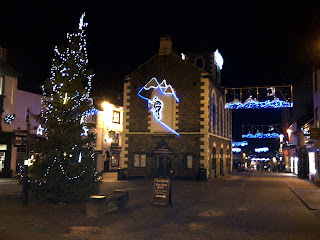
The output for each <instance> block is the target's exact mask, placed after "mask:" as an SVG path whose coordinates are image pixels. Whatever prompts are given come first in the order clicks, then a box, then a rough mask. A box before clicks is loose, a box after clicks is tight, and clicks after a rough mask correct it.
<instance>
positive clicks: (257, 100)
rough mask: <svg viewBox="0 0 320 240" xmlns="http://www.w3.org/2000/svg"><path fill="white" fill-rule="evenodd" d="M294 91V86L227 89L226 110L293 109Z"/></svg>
mask: <svg viewBox="0 0 320 240" xmlns="http://www.w3.org/2000/svg"><path fill="white" fill-rule="evenodd" d="M292 91H293V90H292V86H272V87H249V88H226V89H225V96H226V105H225V108H227V109H260V108H290V107H293V102H292V96H293V92H292ZM243 100H245V101H244V102H243Z"/></svg>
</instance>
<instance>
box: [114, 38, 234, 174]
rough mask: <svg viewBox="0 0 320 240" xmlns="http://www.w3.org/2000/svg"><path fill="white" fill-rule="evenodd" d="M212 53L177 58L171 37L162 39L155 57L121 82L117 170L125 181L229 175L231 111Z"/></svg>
mask: <svg viewBox="0 0 320 240" xmlns="http://www.w3.org/2000/svg"><path fill="white" fill-rule="evenodd" d="M217 54H218V52H217V51H216V52H207V53H201V54H200V53H198V54H197V53H189V54H185V55H184V54H182V56H179V55H176V54H175V53H174V52H173V49H172V40H171V38H170V37H162V38H161V39H160V49H159V52H158V54H156V55H155V56H153V57H152V58H151V59H149V60H148V61H147V62H145V63H143V64H142V65H141V66H140V67H138V68H137V69H136V70H135V71H133V72H132V73H131V74H129V75H128V76H127V77H126V78H125V80H124V101H123V104H124V106H123V107H124V113H123V114H124V115H123V121H124V123H123V124H124V125H123V134H122V151H121V158H120V167H121V168H125V173H126V174H127V177H134V176H145V177H192V178H194V179H196V178H198V177H200V178H201V179H208V178H215V177H220V176H224V175H228V174H230V173H231V172H232V152H231V149H232V140H231V138H232V133H231V122H232V121H231V112H230V110H228V109H225V108H224V106H225V100H224V90H223V89H222V87H221V86H220V85H219V81H220V70H221V68H222V63H223V59H222V56H221V55H217ZM215 55H216V56H215ZM218 57H219V59H218Z"/></svg>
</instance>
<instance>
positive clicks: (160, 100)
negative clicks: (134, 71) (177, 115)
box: [138, 78, 179, 136]
mask: <svg viewBox="0 0 320 240" xmlns="http://www.w3.org/2000/svg"><path fill="white" fill-rule="evenodd" d="M150 90H151V97H150V93H148V92H149V91H150ZM138 96H139V97H141V98H142V99H144V100H146V101H148V108H149V109H150V111H151V112H152V113H153V116H154V119H155V120H156V121H157V122H159V123H160V124H161V125H162V126H164V127H165V128H166V129H167V130H169V131H170V132H172V133H174V134H176V135H178V136H179V133H177V132H176V131H174V130H173V129H172V127H170V126H169V125H170V122H171V121H169V119H170V117H171V116H166V111H165V108H169V107H170V106H169V103H168V104H166V102H170V101H168V100H167V99H168V98H167V97H168V96H169V97H170V96H171V97H173V98H174V100H175V102H177V103H179V98H178V97H177V95H176V93H175V91H174V90H173V88H172V86H171V85H170V84H167V82H166V80H165V79H164V80H163V81H162V82H161V83H160V84H159V82H158V80H157V79H156V78H152V79H151V80H150V81H149V82H148V83H147V84H146V85H145V86H144V87H142V88H141V89H140V90H139V92H138ZM167 112H170V111H167ZM171 113H172V111H171ZM167 115H168V113H167Z"/></svg>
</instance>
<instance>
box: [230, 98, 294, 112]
mask: <svg viewBox="0 0 320 240" xmlns="http://www.w3.org/2000/svg"><path fill="white" fill-rule="evenodd" d="M289 107H293V103H292V102H287V101H283V100H279V99H278V98H275V99H273V100H272V101H270V100H266V101H264V102H259V101H257V100H253V99H250V98H249V99H248V100H247V101H245V102H244V103H241V102H240V101H239V100H238V99H235V100H234V101H233V102H230V103H226V105H225V108H226V109H259V108H289Z"/></svg>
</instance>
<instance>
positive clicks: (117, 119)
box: [112, 110, 120, 123]
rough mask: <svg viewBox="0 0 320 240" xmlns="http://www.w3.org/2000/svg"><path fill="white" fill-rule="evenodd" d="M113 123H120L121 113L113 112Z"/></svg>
mask: <svg viewBox="0 0 320 240" xmlns="http://www.w3.org/2000/svg"><path fill="white" fill-rule="evenodd" d="M112 122H113V123H120V112H119V111H116V110H113V114H112Z"/></svg>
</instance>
